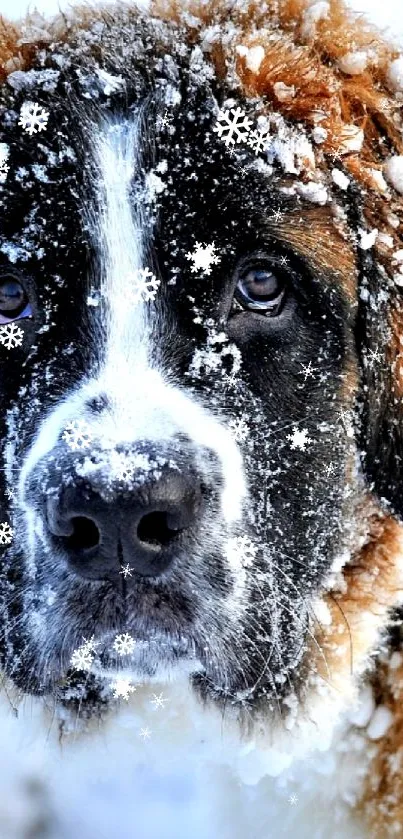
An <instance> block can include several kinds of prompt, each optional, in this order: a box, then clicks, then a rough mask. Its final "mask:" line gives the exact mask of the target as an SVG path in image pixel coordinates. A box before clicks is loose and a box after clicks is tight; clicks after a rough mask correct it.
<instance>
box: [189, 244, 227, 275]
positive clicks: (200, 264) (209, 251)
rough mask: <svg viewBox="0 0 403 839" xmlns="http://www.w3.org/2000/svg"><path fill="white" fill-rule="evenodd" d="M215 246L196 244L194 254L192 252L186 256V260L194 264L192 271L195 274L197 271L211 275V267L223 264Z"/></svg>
mask: <svg viewBox="0 0 403 839" xmlns="http://www.w3.org/2000/svg"><path fill="white" fill-rule="evenodd" d="M215 249H216V248H215V244H214V242H213V244H212V245H202V243H201V242H196V244H195V249H194V251H193V253H191V252H190V251H189V252H188V253H187V254H186V259H189V260H190V261H191V262H193V265H192V267H191V269H190V270H191V271H192V273H193V274H194V273H195V272H196V271H203V272H204V273H205V274H211V266H212V265H213V264H214V265H217V263H218V262H221V257H220V256H218V254H216V253H215Z"/></svg>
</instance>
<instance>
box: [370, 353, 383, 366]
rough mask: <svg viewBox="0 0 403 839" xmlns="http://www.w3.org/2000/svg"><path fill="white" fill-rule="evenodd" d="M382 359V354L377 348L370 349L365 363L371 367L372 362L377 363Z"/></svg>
mask: <svg viewBox="0 0 403 839" xmlns="http://www.w3.org/2000/svg"><path fill="white" fill-rule="evenodd" d="M380 361H382V356H381V354H380V352H379V350H370V351H369V352H368V354H367V358H366V363H367V365H368V367H373V365H374V363H376V364H379V362H380Z"/></svg>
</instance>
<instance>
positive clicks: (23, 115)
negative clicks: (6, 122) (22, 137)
mask: <svg viewBox="0 0 403 839" xmlns="http://www.w3.org/2000/svg"><path fill="white" fill-rule="evenodd" d="M48 119H49V111H45V109H44V108H41V106H40V105H38V103H37V102H24V104H23V105H22V106H21V110H20V118H19V120H18V125H21V126H22V128H23V129H24V131H26V132H27V134H30V135H31V137H32V134H37V133H38V131H43V130H44V129H45V128H46V126H47V124H48Z"/></svg>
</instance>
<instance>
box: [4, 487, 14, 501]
mask: <svg viewBox="0 0 403 839" xmlns="http://www.w3.org/2000/svg"><path fill="white" fill-rule="evenodd" d="M6 496H7V498H8V499H9V501H14V497H15V496H14V493H13V490H12V489H6Z"/></svg>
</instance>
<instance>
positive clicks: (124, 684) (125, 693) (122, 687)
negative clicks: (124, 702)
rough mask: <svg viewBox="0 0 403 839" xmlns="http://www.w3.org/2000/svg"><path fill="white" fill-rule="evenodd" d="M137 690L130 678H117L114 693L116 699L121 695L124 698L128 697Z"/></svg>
mask: <svg viewBox="0 0 403 839" xmlns="http://www.w3.org/2000/svg"><path fill="white" fill-rule="evenodd" d="M135 690H136V688H135V687H133V685H132V684H131V683H130V682H129V680H128V679H116V682H115V683H114V684H113V695H114V697H115V699H119V696H121V697H122V698H123V699H128V698H129V696H130V694H131V693H134V691H135Z"/></svg>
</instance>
